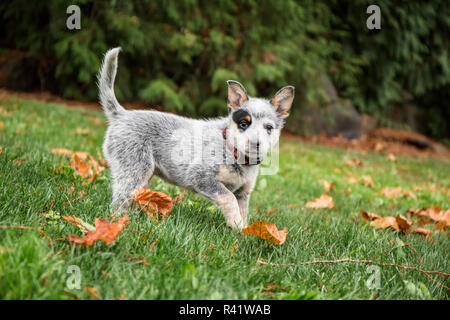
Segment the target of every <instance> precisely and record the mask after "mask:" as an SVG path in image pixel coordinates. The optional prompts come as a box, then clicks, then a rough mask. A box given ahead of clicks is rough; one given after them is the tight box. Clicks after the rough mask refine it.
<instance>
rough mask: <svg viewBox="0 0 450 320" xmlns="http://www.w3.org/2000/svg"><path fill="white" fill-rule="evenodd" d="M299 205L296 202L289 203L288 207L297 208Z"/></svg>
mask: <svg viewBox="0 0 450 320" xmlns="http://www.w3.org/2000/svg"><path fill="white" fill-rule="evenodd" d="M298 206H299V204H298V203H295V204H288V205H287V207H288V208H296V207H298Z"/></svg>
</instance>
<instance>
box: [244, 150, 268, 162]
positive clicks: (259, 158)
mask: <svg viewBox="0 0 450 320" xmlns="http://www.w3.org/2000/svg"><path fill="white" fill-rule="evenodd" d="M244 155H245V160H246V162H248V163H249V164H260V163H261V162H263V160H264V156H263V155H262V154H260V153H258V152H245V154H244Z"/></svg>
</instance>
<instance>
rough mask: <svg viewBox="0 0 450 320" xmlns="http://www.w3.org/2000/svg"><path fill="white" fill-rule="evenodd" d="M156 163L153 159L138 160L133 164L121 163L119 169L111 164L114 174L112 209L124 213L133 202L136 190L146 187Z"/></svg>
mask: <svg viewBox="0 0 450 320" xmlns="http://www.w3.org/2000/svg"><path fill="white" fill-rule="evenodd" d="M154 170H155V164H154V162H153V161H146V162H136V163H134V164H133V165H132V166H124V165H119V166H118V167H117V170H115V166H114V165H111V171H112V174H113V200H112V203H111V210H112V212H115V211H116V210H118V209H119V208H120V210H119V211H118V213H119V214H120V213H123V212H124V211H125V210H126V208H127V207H128V206H129V205H130V204H131V203H132V200H129V199H131V198H134V190H136V189H140V188H143V187H145V186H146V185H147V184H148V182H149V181H150V179H151V178H152V176H153V173H154Z"/></svg>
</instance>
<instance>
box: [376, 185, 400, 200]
mask: <svg viewBox="0 0 450 320" xmlns="http://www.w3.org/2000/svg"><path fill="white" fill-rule="evenodd" d="M402 192H403V190H402V187H397V188H392V189H391V188H389V187H384V188H383V189H381V190H380V194H382V195H384V196H385V197H386V198H388V199H392V198H395V197H398V196H399V195H401V194H402Z"/></svg>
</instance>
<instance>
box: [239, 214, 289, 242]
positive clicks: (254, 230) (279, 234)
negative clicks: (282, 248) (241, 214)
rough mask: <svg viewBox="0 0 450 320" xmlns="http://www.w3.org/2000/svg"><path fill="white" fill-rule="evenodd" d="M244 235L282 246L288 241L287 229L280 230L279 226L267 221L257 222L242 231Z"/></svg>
mask: <svg viewBox="0 0 450 320" xmlns="http://www.w3.org/2000/svg"><path fill="white" fill-rule="evenodd" d="M242 233H243V234H252V235H255V236H257V237H259V238H261V239H264V240H267V241H270V242H273V243H276V244H278V245H282V244H283V243H284V242H285V241H286V234H287V229H286V227H284V229H283V230H278V228H277V226H276V225H274V224H273V223H270V222H268V221H266V220H264V222H261V221H256V222H255V223H254V224H252V225H250V226H248V227H247V228H244V229H242Z"/></svg>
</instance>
